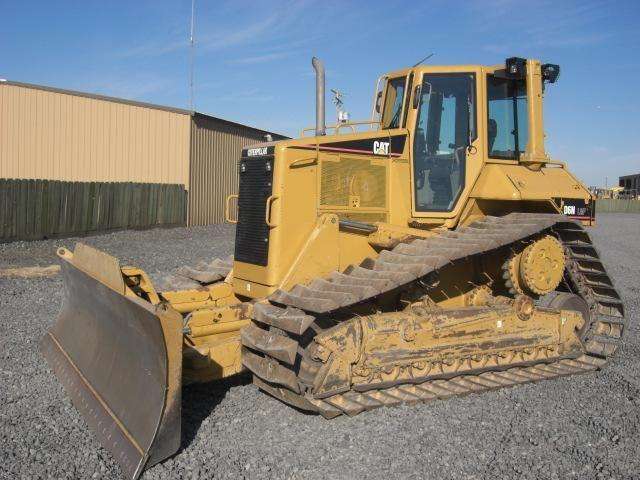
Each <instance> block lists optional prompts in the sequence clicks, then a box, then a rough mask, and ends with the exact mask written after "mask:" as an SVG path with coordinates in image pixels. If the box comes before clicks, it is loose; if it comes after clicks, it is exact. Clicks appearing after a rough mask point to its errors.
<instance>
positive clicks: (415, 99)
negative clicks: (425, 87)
mask: <svg viewBox="0 0 640 480" xmlns="http://www.w3.org/2000/svg"><path fill="white" fill-rule="evenodd" d="M421 93H422V85H416V88H415V89H414V90H413V108H418V105H420V94H421Z"/></svg>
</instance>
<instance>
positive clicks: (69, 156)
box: [0, 81, 284, 239]
mask: <svg viewBox="0 0 640 480" xmlns="http://www.w3.org/2000/svg"><path fill="white" fill-rule="evenodd" d="M268 134H270V135H272V137H273V138H274V139H279V138H284V137H283V136H281V135H277V134H274V133H270V132H266V131H264V130H260V129H256V128H253V127H250V126H247V125H242V124H239V123H235V122H230V121H227V120H223V119H220V118H216V117H212V116H209V115H205V114H202V113H198V112H191V111H188V110H182V109H178V108H170V107H164V106H159V105H152V104H148V103H141V102H135V101H129V100H124V99H120V98H113V97H106V96H102V95H94V94H87V93H82V92H76V91H70V90H62V89H58V88H50V87H44V86H40V85H32V84H26V83H19V82H10V81H3V82H0V202H3V204H2V205H0V239H2V238H3V236H4V238H5V239H6V238H12V237H15V238H19V237H25V234H20V233H19V232H16V231H15V228H14V229H13V230H14V231H13V233H11V231H10V232H9V233H8V234H7V233H6V231H5V233H4V235H3V233H2V231H1V229H2V228H4V229H5V230H7V228H8V227H7V225H8V223H11V222H18V223H20V221H23V220H24V218H23V219H22V220H21V219H20V218H19V217H20V215H19V214H18V215H14V216H13V217H12V218H9V217H10V214H9V213H10V212H5V214H4V218H3V217H2V215H3V213H2V210H1V209H2V208H3V205H5V206H6V207H7V208H11V206H14V207H15V209H17V210H20V208H21V205H20V203H21V202H22V200H21V199H20V196H18V197H16V195H17V194H16V195H14V194H12V193H11V192H13V193H15V191H18V190H20V189H22V190H24V189H25V188H26V190H32V189H34V188H38V189H40V190H42V191H44V193H42V192H40V193H39V194H40V195H42V196H43V198H44V197H46V196H47V195H48V192H49V190H51V189H52V186H51V184H50V183H51V182H64V184H63V185H62V187H60V188H61V189H62V193H63V196H65V198H67V197H66V195H67V193H68V192H67V190H69V189H76V190H77V189H79V188H80V189H82V192H84V193H82V194H81V195H85V196H88V197H91V195H92V194H91V192H96V191H99V192H102V191H103V190H105V189H107V190H108V189H111V190H113V188H115V187H114V185H115V184H123V183H125V184H127V185H129V187H127V188H130V189H133V191H134V193H132V194H131V195H132V198H131V203H135V202H136V198H137V197H135V195H136V194H138V193H135V192H139V191H141V192H143V193H142V194H141V195H142V197H140V198H147V197H149V198H148V199H147V200H145V201H146V202H147V203H149V205H148V207H149V208H151V206H152V204H153V208H155V209H156V210H157V211H158V212H159V213H162V212H161V210H162V208H164V207H165V206H166V205H168V204H173V205H174V207H175V205H178V210H180V208H182V207H181V206H180V205H182V204H183V203H184V208H183V212H177V213H176V212H172V213H171V215H170V217H171V219H172V220H171V221H170V222H168V223H170V224H175V223H177V224H180V223H182V224H185V223H186V224H188V225H205V224H210V223H217V222H222V221H223V220H224V218H223V217H224V199H225V198H226V196H227V195H229V194H231V193H237V161H238V159H239V157H240V151H241V149H242V147H243V146H246V145H250V144H252V143H256V142H260V141H264V139H265V137H266V135H268ZM9 181H11V182H12V183H8V182H9ZM27 181H30V182H28V185H27V187H23V186H22V183H24V182H27ZM33 181H36V182H33ZM16 182H19V183H16ZM85 184H91V185H92V187H91V188H88V187H87V185H85ZM152 186H153V188H151V187H152ZM60 188H58V190H60ZM9 189H11V191H9ZM135 189H137V190H135ZM176 189H178V190H183V191H184V200H179V201H178V200H175V198H174V197H175V195H176V191H178V190H176ZM85 190H86V192H85ZM69 191H70V190H69ZM168 191H170V192H171V193H170V197H167V198H165V197H164V195H165V192H168ZM65 192H66V193H65ZM87 192H89V193H87ZM144 192H147V193H144ZM58 193H60V192H58ZM109 195H110V198H111V203H112V204H115V203H117V202H118V195H119V194H118V193H113V192H111V193H110V194H109ZM27 197H29V198H32V197H34V194H33V192H32V194H29V193H28V192H27V193H26V194H25V198H27ZM176 198H177V197H176ZM49 200H51V199H49ZM49 200H47V199H46V198H44V199H43V202H45V203H46V202H49ZM54 200H55V201H54V204H55V205H49V204H50V203H51V202H49V204H48V207H47V208H48V209H49V211H50V210H51V208H53V209H54V210H55V208H58V205H59V204H60V205H61V204H64V205H65V208H67V207H66V206H67V204H68V203H69V200H68V199H67V200H65V201H64V202H61V201H60V200H59V199H57V198H56V199H54ZM89 200H91V198H90V199H89ZM29 201H32V200H29ZM176 202H177V203H176ZM36 203H37V202H36ZM89 203H91V202H89ZM93 203H94V204H95V202H93ZM98 203H99V202H98ZM102 203H103V204H106V203H108V202H106V201H104V202H102ZM30 208H33V209H34V211H35V210H37V209H38V208H39V207H38V206H37V205H35V204H34V205H33V206H31V204H30V206H27V207H25V208H24V210H26V211H28V210H29V209H30ZM41 208H44V207H41ZM87 208H88V209H89V210H88V211H87V212H84V213H83V215H84V216H85V217H90V216H91V215H94V216H96V215H97V216H100V215H102V216H103V217H105V216H117V214H116V213H109V212H106V213H105V212H102V213H100V212H97V213H96V212H93V211H92V210H91V208H95V205H93V204H92V205H90V206H89V207H87ZM128 208H131V205H129V207H128ZM153 208H151V209H153ZM70 212H71V213H73V211H72V210H70ZM14 213H15V212H14ZM18 213H19V212H18ZM67 213H69V212H67ZM67 213H65V215H62V216H65V218H66V217H67V216H68V215H67ZM25 215H26V217H28V216H29V214H28V212H27V213H26V214H25ZM25 215H23V216H25ZM180 216H181V217H182V218H183V221H182V222H181V221H179V218H180ZM141 218H142V217H141ZM158 218H160V217H159V216H158V215H156V220H157V219H158ZM156 220H154V219H153V218H146V219H144V220H140V221H141V222H142V224H135V223H136V222H135V221H134V224H133V225H132V224H131V220H129V224H127V225H120V224H118V222H116V224H115V225H112V224H111V223H110V222H107V224H105V225H106V227H105V229H111V228H127V227H144V226H152V225H153V224H157V223H167V222H161V221H156ZM176 220H177V221H176ZM43 221H44V220H43ZM61 221H62V220H61ZM65 221H67V223H69V220H68V219H67V220H65ZM140 221H137V222H138V223H140ZM73 222H75V221H73ZM73 222H72V223H73ZM96 222H97V223H96ZM96 222H94V224H95V225H94V224H91V225H88V227H87V229H85V230H87V231H92V230H94V229H98V230H99V229H101V228H100V227H99V224H100V221H98V220H97V221H96ZM145 222H146V223H148V224H149V225H145V224H144V223H145ZM80 223H82V222H80ZM120 223H122V222H120ZM125 223H126V220H125ZM96 225H98V226H97V228H94V227H96ZM19 227H20V226H19V225H18V228H19ZM34 228H35V227H34ZM65 229H66V227H65V228H62V230H60V231H57V232H56V231H54V232H42V235H38V234H36V232H31V234H28V235H26V236H27V237H33V238H36V237H42V236H48V235H49V234H51V235H56V234H67V233H82V230H83V227H82V226H80V227H78V225H77V222H76V224H75V226H73V227H71V230H70V231H65ZM78 229H79V230H80V231H78ZM9 230H11V229H9ZM66 230H68V229H66Z"/></svg>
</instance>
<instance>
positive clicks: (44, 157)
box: [0, 82, 191, 188]
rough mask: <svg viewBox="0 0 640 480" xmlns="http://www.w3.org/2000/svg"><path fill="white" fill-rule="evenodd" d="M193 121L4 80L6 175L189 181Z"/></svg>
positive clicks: (0, 149)
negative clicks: (190, 137) (190, 136)
mask: <svg viewBox="0 0 640 480" xmlns="http://www.w3.org/2000/svg"><path fill="white" fill-rule="evenodd" d="M190 123H191V122H190V116H189V115H185V114H184V113H177V112H173V111H166V110H159V109H152V108H148V107H143V106H136V105H132V104H126V103H118V102H113V101H106V100H100V99H97V98H91V97H90V96H79V95H71V94H65V93H60V92H55V91H49V90H45V89H37V88H29V87H24V86H18V85H12V84H10V83H2V82H0V178H15V179H51V180H67V181H85V182H86V181H89V182H139V183H165V184H182V185H185V186H186V188H188V183H189V135H190V132H189V130H190Z"/></svg>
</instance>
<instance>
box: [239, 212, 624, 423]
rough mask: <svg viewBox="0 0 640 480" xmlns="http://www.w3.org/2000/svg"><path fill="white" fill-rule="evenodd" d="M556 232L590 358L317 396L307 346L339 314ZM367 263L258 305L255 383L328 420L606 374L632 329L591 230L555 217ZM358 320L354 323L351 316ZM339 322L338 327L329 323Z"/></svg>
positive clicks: (505, 224) (484, 229)
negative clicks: (580, 302)
mask: <svg viewBox="0 0 640 480" xmlns="http://www.w3.org/2000/svg"><path fill="white" fill-rule="evenodd" d="M543 232H544V233H550V234H553V235H555V236H556V237H557V238H558V239H559V240H560V241H561V242H562V244H563V245H564V248H565V256H566V270H565V278H564V282H563V284H562V288H563V289H564V290H567V291H570V292H572V293H575V294H577V295H579V296H580V297H582V298H583V299H584V300H585V301H586V302H587V304H588V306H589V309H590V312H591V321H590V323H589V324H588V325H586V326H585V327H584V328H583V331H582V338H581V340H582V343H583V346H584V352H583V354H582V355H580V356H578V357H577V358H560V359H555V360H549V359H541V360H540V361H536V362H528V363H526V364H522V365H519V366H517V367H513V366H511V365H509V366H503V367H493V368H492V369H490V370H484V371H478V372H473V373H469V372H465V373H464V374H459V375H455V373H454V374H450V375H448V376H447V378H438V379H434V380H427V381H424V382H422V383H411V384H407V383H405V384H401V385H393V386H390V387H387V388H383V389H374V390H368V391H366V392H356V391H348V392H345V393H341V394H337V395H333V396H331V397H327V398H322V399H318V398H314V397H313V395H312V394H311V392H310V391H309V389H308V387H307V386H308V385H310V383H311V382H310V379H309V378H308V377H309V376H312V375H313V374H314V372H313V370H312V369H311V370H310V369H309V368H308V365H306V366H305V361H304V356H305V350H304V347H305V346H306V345H308V343H309V340H310V338H313V336H314V335H315V334H317V333H319V332H320V331H322V330H323V329H324V328H326V326H327V322H331V320H330V319H332V318H345V315H346V313H345V312H347V311H348V309H349V308H350V307H353V306H355V305H357V304H359V303H362V302H366V301H368V300H371V299H374V298H375V297H376V296H378V295H382V294H384V293H387V292H390V291H394V290H400V289H403V288H406V287H407V286H409V285H410V284H411V283H412V282H415V281H417V280H420V279H422V278H424V277H425V276H427V275H430V274H432V275H436V276H437V274H438V271H439V270H440V269H442V268H445V267H446V266H447V265H450V264H451V263H453V262H457V261H462V260H464V259H470V258H471V257H473V256H476V255H482V254H484V253H487V252H490V251H493V250H495V249H498V248H503V247H507V246H509V245H510V244H513V243H514V242H519V241H523V240H527V239H529V238H531V237H533V236H535V235H539V234H541V233H543ZM364 265H365V266H366V267H367V268H364V266H360V267H357V266H352V267H350V268H348V269H347V270H346V271H345V272H344V273H340V272H333V273H332V274H331V275H330V276H329V277H328V278H327V279H317V280H315V281H313V282H312V283H311V284H309V285H308V286H302V285H297V286H295V287H294V288H292V289H291V290H290V291H289V292H283V291H277V292H275V293H274V294H273V295H272V296H271V297H270V298H269V303H264V304H258V305H256V307H255V308H254V314H253V320H254V322H253V324H252V325H251V326H250V327H249V328H247V329H245V330H243V333H242V339H243V363H244V364H245V366H246V367H247V368H248V369H249V370H251V371H252V372H253V373H254V382H255V383H256V385H258V387H260V388H261V389H263V390H265V391H266V392H268V393H269V394H271V395H273V396H275V397H277V398H279V399H281V400H283V401H285V402H287V403H289V404H292V405H294V406H296V407H297V408H300V409H303V410H308V411H315V412H318V413H320V414H322V415H323V416H325V417H327V418H331V417H335V416H337V415H340V414H343V413H344V414H347V415H356V414H358V413H360V412H362V411H364V410H370V409H373V408H377V407H382V406H395V405H398V404H401V403H414V402H419V401H428V400H434V399H444V398H449V397H451V396H454V395H466V394H470V393H478V392H481V391H484V390H491V389H496V388H502V387H508V386H513V385H518V384H521V383H528V382H534V381H538V380H544V379H549V378H556V377H560V376H564V375H572V374H578V373H586V372H590V371H593V370H597V369H599V368H602V367H603V366H604V365H605V364H606V363H607V361H608V359H609V358H610V357H611V356H612V355H613V354H614V353H615V352H616V350H617V348H618V346H619V343H620V339H621V337H622V333H623V330H624V306H623V304H622V301H621V300H620V297H619V295H618V293H617V292H616V290H615V288H614V286H613V283H612V281H611V279H610V278H609V276H608V275H607V273H606V270H605V268H604V266H603V265H602V262H601V261H600V259H599V256H598V253H597V251H596V249H595V248H594V247H593V245H592V242H591V240H590V238H589V235H588V234H587V233H586V232H585V230H584V229H583V227H582V226H581V225H580V224H578V223H575V222H573V221H571V220H569V219H568V218H567V217H564V216H562V215H555V214H525V213H512V214H509V215H506V216H504V217H486V218H484V219H483V220H481V221H478V222H475V223H473V224H471V225H470V226H468V227H462V228H460V229H458V230H453V231H448V232H444V233H443V234H441V235H439V236H436V237H433V238H429V239H425V240H415V241H413V242H411V243H409V244H400V245H398V246H397V247H395V248H394V249H393V250H389V251H384V252H382V253H381V255H380V256H379V257H378V258H377V259H375V260H372V261H370V262H368V263H365V264H364ZM347 318H348V317H347ZM329 325H330V324H329Z"/></svg>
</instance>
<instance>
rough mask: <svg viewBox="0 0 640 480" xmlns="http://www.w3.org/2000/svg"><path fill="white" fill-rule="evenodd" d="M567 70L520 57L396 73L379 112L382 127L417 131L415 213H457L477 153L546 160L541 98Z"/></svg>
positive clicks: (414, 134)
mask: <svg viewBox="0 0 640 480" xmlns="http://www.w3.org/2000/svg"><path fill="white" fill-rule="evenodd" d="M436 68H438V70H439V71H434V70H435V69H436ZM559 71H560V68H559V67H558V66H557V65H552V64H545V65H540V64H539V63H534V62H532V61H527V60H525V59H521V58H517V57H513V58H508V59H507V60H506V61H505V64H504V65H501V66H496V67H480V66H469V67H463V68H460V67H454V68H449V67H417V68H415V67H414V68H413V69H411V70H404V71H399V72H395V73H393V74H389V75H388V76H387V77H386V84H385V86H384V88H383V91H380V92H379V93H377V97H376V104H375V110H376V111H377V112H379V113H380V129H383V130H386V129H389V130H391V129H400V128H408V129H409V130H410V132H408V133H409V138H410V139H411V148H412V183H413V196H414V198H413V210H414V215H417V216H421V215H420V213H423V214H428V213H430V212H439V213H443V214H446V213H448V212H453V210H454V209H455V208H456V206H457V204H458V199H459V198H460V197H461V196H462V194H463V192H464V191H465V187H466V186H470V185H471V184H472V182H473V180H474V176H473V175H474V172H473V171H469V166H468V165H467V160H468V159H469V158H470V157H473V156H475V155H476V154H478V155H479V156H481V157H482V158H484V160H485V161H489V162H492V161H503V162H504V161H507V162H519V161H527V162H530V163H534V162H541V161H542V162H544V160H546V159H547V156H546V153H545V151H544V145H543V140H542V139H543V134H542V102H541V101H540V97H541V93H542V92H543V90H544V84H545V83H554V82H555V81H556V80H557V78H558V75H559ZM534 79H535V80H534ZM540 80H541V81H540ZM482 86H485V88H484V90H483V91H481V90H480V88H482ZM529 86H531V88H532V89H530V88H529ZM383 93H384V96H383ZM532 99H533V100H532ZM381 103H382V105H381ZM482 114H484V115H486V118H485V119H483V118H480V115H482ZM485 121H486V126H483V125H485ZM483 130H484V131H483ZM411 132H412V133H411ZM480 134H481V138H479V135H480ZM422 216H425V215H422Z"/></svg>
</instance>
